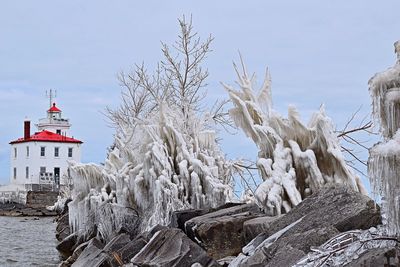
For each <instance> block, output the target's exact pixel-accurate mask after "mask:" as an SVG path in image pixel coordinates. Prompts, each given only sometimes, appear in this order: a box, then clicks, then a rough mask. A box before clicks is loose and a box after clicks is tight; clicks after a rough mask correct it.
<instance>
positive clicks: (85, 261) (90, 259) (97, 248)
mask: <svg viewBox="0 0 400 267" xmlns="http://www.w3.org/2000/svg"><path fill="white" fill-rule="evenodd" d="M103 247H104V245H103V243H101V242H100V241H99V240H98V239H97V238H93V239H92V240H90V242H89V243H88V245H87V247H86V248H85V249H84V250H83V251H82V252H81V254H80V255H79V257H78V259H77V260H76V261H75V262H74V263H73V264H72V267H87V266H91V267H100V266H101V267H108V266H110V265H108V263H107V258H108V255H107V254H106V253H104V252H103Z"/></svg>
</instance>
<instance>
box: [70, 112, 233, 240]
mask: <svg viewBox="0 0 400 267" xmlns="http://www.w3.org/2000/svg"><path fill="white" fill-rule="evenodd" d="M178 114H179V112H177V111H176V110H174V109H173V107H167V106H165V105H163V106H162V108H161V109H160V110H158V111H157V112H154V113H153V114H150V115H149V117H148V118H147V119H146V120H143V121H141V122H140V123H138V124H137V125H136V127H126V128H124V129H122V131H121V132H118V133H117V135H116V137H115V143H114V146H113V148H112V150H111V151H110V152H109V154H108V157H107V159H106V161H105V164H104V166H100V165H96V164H76V163H71V170H72V171H71V175H72V177H73V181H74V186H75V188H74V190H73V192H72V198H73V200H72V202H70V203H69V212H70V213H69V214H70V215H69V216H70V225H71V226H72V230H73V231H74V232H78V233H80V235H82V236H90V235H91V234H92V232H93V228H94V225H96V224H98V223H99V222H101V223H102V225H104V227H103V228H100V227H99V226H98V225H97V228H98V231H99V232H100V234H101V236H102V237H103V238H104V239H108V238H109V237H110V235H111V233H112V231H115V230H116V229H115V228H116V227H117V226H118V225H120V223H118V221H117V220H121V218H124V217H126V216H125V215H124V214H119V215H117V214H116V210H118V211H119V212H122V210H123V209H121V207H124V208H126V209H131V210H135V211H137V216H138V217H139V218H140V220H141V221H142V225H141V227H140V228H141V229H142V230H145V229H149V228H151V227H152V226H154V225H156V224H161V225H166V224H168V223H169V220H170V215H171V213H172V212H173V211H175V210H178V209H188V208H195V209H199V208H209V207H216V206H219V205H222V204H224V203H226V201H228V200H230V199H231V198H232V191H233V186H232V184H231V175H230V168H229V164H230V163H229V162H228V161H226V160H225V158H224V155H223V153H222V152H221V151H220V150H219V146H218V145H217V143H216V141H215V138H216V136H215V132H214V131H212V130H210V129H207V128H206V127H205V124H204V123H203V121H202V120H201V119H199V118H197V117H195V116H194V117H193V120H191V121H190V123H192V125H191V127H190V129H191V132H188V131H186V130H187V128H185V127H183V126H182V123H183V122H182V119H181V118H180V117H179V115H178ZM186 123H187V122H186ZM185 129H186V130H185ZM106 204H107V205H108V207H107V208H106V209H104V208H102V207H103V206H104V205H106ZM116 221H117V222H116Z"/></svg>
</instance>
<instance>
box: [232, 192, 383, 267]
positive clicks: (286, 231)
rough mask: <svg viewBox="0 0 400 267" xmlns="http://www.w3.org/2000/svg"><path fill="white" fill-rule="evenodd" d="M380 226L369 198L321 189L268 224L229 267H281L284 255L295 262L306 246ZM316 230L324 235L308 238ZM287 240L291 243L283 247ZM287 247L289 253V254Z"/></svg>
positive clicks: (378, 213)
mask: <svg viewBox="0 0 400 267" xmlns="http://www.w3.org/2000/svg"><path fill="white" fill-rule="evenodd" d="M380 223H381V216H380V211H379V207H378V206H377V205H376V204H375V203H374V201H373V200H372V199H370V198H369V197H367V196H365V195H362V194H361V193H358V192H355V191H353V190H351V189H350V188H348V187H344V186H338V185H336V186H329V187H326V188H322V189H321V190H320V191H318V192H316V193H315V194H313V195H311V196H309V197H308V198H306V199H304V201H303V202H301V203H300V204H299V205H297V206H296V207H294V208H293V209H292V210H291V211H290V212H289V213H287V214H285V215H283V216H281V217H279V218H277V219H276V220H275V221H274V222H273V223H271V224H269V225H268V227H266V228H265V229H264V232H263V233H261V234H260V235H258V236H257V237H256V238H255V239H254V240H253V241H252V243H250V244H249V245H248V246H247V247H246V248H244V249H243V254H241V255H240V256H239V257H240V259H239V257H238V259H237V260H235V261H234V262H232V264H231V265H230V266H273V264H278V265H280V266H283V265H281V264H283V262H282V261H280V259H281V258H282V257H285V255H287V256H288V257H289V256H290V257H291V258H290V261H289V262H295V261H296V260H299V259H300V258H302V256H304V255H305V254H307V253H308V252H309V250H310V246H319V245H321V244H323V243H324V242H325V241H326V240H328V239H329V238H330V237H332V236H333V235H334V234H335V232H336V233H338V232H345V231H348V230H354V229H368V228H370V227H373V226H376V225H378V224H380ZM317 229H319V231H322V232H323V233H324V234H321V237H320V238H319V237H318V236H313V237H312V238H311V237H310V234H312V233H313V232H315V231H317ZM278 233H279V234H278ZM277 234H278V235H277ZM274 235H276V237H275V238H274V240H272V241H273V242H272V243H271V242H269V241H270V240H269V239H271V237H274ZM289 237H293V238H294V240H291V241H290V242H289V243H288V244H286V243H285V242H286V241H285V240H288V238H289ZM308 240H310V241H308ZM266 241H268V242H266ZM282 242H283V243H282ZM297 242H299V243H297ZM282 244H286V245H282ZM291 248H293V251H292V252H293V253H292V252H290V253H289V251H290V249H291ZM292 254H293V255H292ZM294 254H295V255H294ZM289 262H287V263H289ZM253 263H254V264H253ZM252 264H253V265H252ZM270 264H271V265H270ZM275 266H277V265H275Z"/></svg>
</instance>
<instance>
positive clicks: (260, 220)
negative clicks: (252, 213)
mask: <svg viewBox="0 0 400 267" xmlns="http://www.w3.org/2000/svg"><path fill="white" fill-rule="evenodd" d="M278 218H279V216H275V217H270V216H262V217H257V218H254V219H251V220H248V221H245V222H244V223H243V234H244V240H245V243H246V244H247V243H249V242H250V241H251V240H253V239H254V238H255V237H256V236H258V235H259V234H261V233H263V232H264V231H265V230H266V229H268V228H270V227H271V224H273V223H274V221H275V220H276V219H278Z"/></svg>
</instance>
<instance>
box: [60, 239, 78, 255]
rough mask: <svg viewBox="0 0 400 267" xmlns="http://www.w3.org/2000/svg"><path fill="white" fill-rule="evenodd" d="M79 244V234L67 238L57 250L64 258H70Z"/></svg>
mask: <svg viewBox="0 0 400 267" xmlns="http://www.w3.org/2000/svg"><path fill="white" fill-rule="evenodd" d="M77 242H78V235H77V233H73V234H70V235H69V236H67V237H66V238H64V239H63V240H62V241H61V242H60V243H58V245H57V246H56V249H57V250H58V252H60V254H61V256H62V257H63V258H65V259H66V258H68V257H70V256H71V255H72V253H73V252H74V250H75V248H76V246H77Z"/></svg>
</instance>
